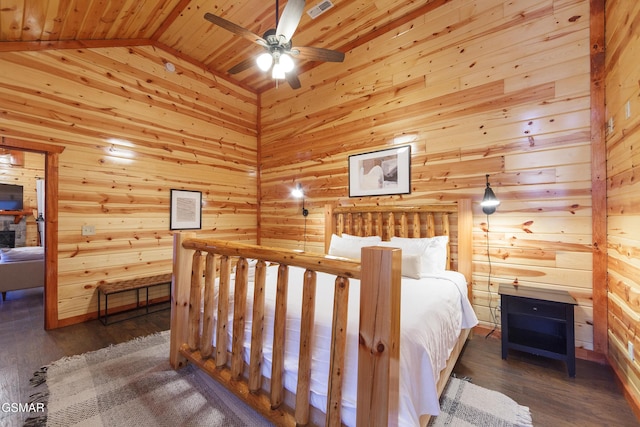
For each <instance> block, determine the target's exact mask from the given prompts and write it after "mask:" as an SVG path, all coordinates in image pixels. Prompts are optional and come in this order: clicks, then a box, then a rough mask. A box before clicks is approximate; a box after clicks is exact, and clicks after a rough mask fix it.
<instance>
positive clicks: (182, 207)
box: [170, 189, 202, 230]
mask: <svg viewBox="0 0 640 427" xmlns="http://www.w3.org/2000/svg"><path fill="white" fill-rule="evenodd" d="M200 228H202V192H201V191H189V190H173V189H172V190H171V215H170V229H171V230H196V229H200Z"/></svg>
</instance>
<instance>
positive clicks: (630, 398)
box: [607, 355, 640, 420]
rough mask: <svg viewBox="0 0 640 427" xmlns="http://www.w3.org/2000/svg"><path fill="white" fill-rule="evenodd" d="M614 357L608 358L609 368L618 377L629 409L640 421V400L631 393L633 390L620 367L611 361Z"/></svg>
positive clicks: (617, 380)
mask: <svg viewBox="0 0 640 427" xmlns="http://www.w3.org/2000/svg"><path fill="white" fill-rule="evenodd" d="M611 359H612V356H611V355H609V356H608V357H607V360H608V363H609V366H611V368H612V369H613V372H614V374H615V375H616V382H617V383H618V386H619V387H620V389H621V390H622V394H623V395H624V398H625V399H626V401H627V402H628V403H629V407H630V408H631V410H632V411H633V413H634V415H635V416H636V418H638V419H639V420H640V400H639V399H638V396H637V395H636V394H635V393H632V392H631V388H630V387H629V383H628V382H627V379H626V377H625V376H624V374H623V372H622V371H621V370H620V367H619V366H618V365H617V364H616V363H615V360H611Z"/></svg>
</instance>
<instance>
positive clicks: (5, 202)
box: [0, 184, 23, 211]
mask: <svg viewBox="0 0 640 427" xmlns="http://www.w3.org/2000/svg"><path fill="white" fill-rule="evenodd" d="M22 194H23V188H22V185H14V184H0V211H21V210H22V206H23V205H22Z"/></svg>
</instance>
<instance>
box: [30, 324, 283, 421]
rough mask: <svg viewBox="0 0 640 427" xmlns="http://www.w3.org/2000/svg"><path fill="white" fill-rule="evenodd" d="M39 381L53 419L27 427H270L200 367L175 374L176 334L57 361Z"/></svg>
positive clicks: (39, 396) (37, 377) (36, 395)
mask: <svg viewBox="0 0 640 427" xmlns="http://www.w3.org/2000/svg"><path fill="white" fill-rule="evenodd" d="M32 382H33V383H41V384H40V385H38V386H37V387H38V388H42V387H44V390H38V391H37V392H36V393H34V395H33V397H34V401H37V402H41V403H44V404H45V407H46V410H47V415H46V416H42V417H37V418H31V419H29V420H27V422H26V424H25V425H26V426H37V425H47V426H65V427H66V426H92V427H93V426H114V427H115V426H117V427H127V426H135V427H145V426H170V427H175V426H225V427H226V426H270V425H271V424H270V423H268V422H267V421H265V420H264V418H262V417H261V416H260V415H258V414H257V413H256V412H254V411H253V410H251V409H249V408H248V407H247V406H246V405H245V404H244V403H242V402H241V401H240V400H239V399H238V398H236V397H235V396H234V395H233V394H231V393H230V392H228V391H227V390H226V389H224V388H223V387H222V386H220V385H218V384H212V383H213V382H212V381H210V382H207V383H205V381H204V378H203V377H202V376H201V375H199V374H198V373H197V372H195V368H193V367H190V366H187V367H186V368H184V369H180V370H179V371H174V370H173V369H171V367H170V366H169V331H165V332H161V333H159V334H155V335H150V336H148V337H144V338H140V339H136V340H133V341H129V342H126V343H123V344H118V345H115V346H112V347H107V348H103V349H100V350H97V351H94V352H90V353H86V354H82V355H79V356H73V357H69V358H64V359H61V360H58V361H56V362H54V363H53V364H51V365H49V366H47V367H46V368H43V370H42V371H39V372H38V373H36V375H35V376H34V379H33V380H32ZM47 389H48V390H47Z"/></svg>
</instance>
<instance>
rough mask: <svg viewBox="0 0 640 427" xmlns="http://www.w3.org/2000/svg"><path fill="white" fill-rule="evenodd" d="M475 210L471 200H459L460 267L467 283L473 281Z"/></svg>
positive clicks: (458, 269)
mask: <svg viewBox="0 0 640 427" xmlns="http://www.w3.org/2000/svg"><path fill="white" fill-rule="evenodd" d="M472 229H473V212H472V210H471V200H469V199H460V200H458V268H457V271H458V272H460V273H462V274H463V275H464V277H465V279H466V280H467V285H469V284H470V283H471V274H472V256H473V235H472V233H471V230H472ZM469 301H473V300H472V299H471V287H470V286H469Z"/></svg>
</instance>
